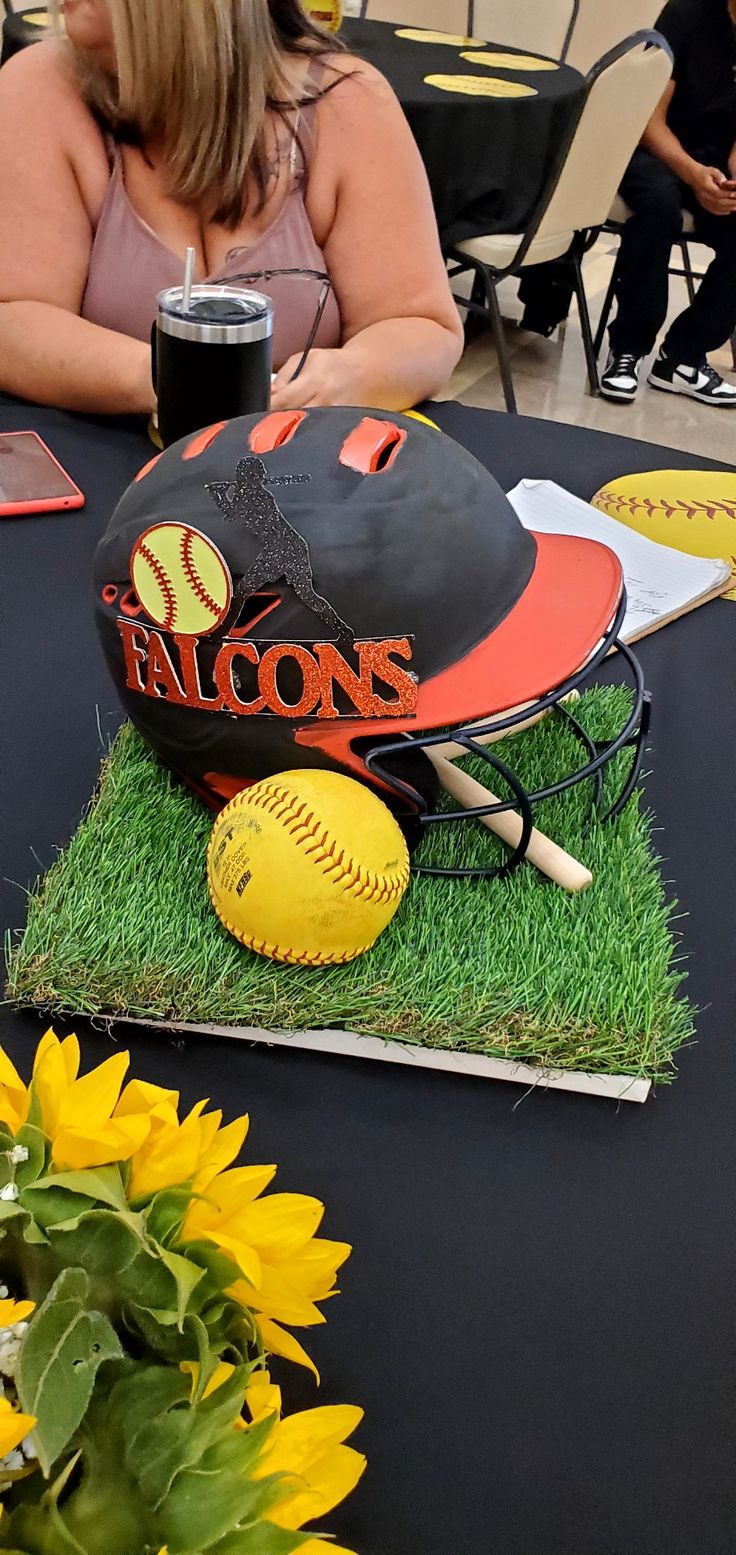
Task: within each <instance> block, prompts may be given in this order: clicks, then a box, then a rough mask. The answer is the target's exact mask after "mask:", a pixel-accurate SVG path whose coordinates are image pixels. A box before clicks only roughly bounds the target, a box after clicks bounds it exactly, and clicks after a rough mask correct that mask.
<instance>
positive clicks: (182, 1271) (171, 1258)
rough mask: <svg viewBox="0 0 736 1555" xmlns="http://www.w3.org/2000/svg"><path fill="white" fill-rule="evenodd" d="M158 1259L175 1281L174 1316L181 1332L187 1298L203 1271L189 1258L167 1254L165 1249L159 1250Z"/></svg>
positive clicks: (187, 1303)
mask: <svg viewBox="0 0 736 1555" xmlns="http://www.w3.org/2000/svg"><path fill="white" fill-rule="evenodd" d="M159 1257H160V1259H161V1261H162V1263H164V1264H165V1265H166V1268H167V1269H168V1271H169V1273H170V1274H173V1276H174V1279H175V1281H176V1294H177V1303H176V1316H177V1322H178V1325H179V1329H180V1330H181V1329H182V1328H183V1326H184V1314H185V1313H186V1310H187V1307H188V1305H189V1297H190V1296H191V1294H192V1291H193V1290H194V1287H195V1285H197V1284H198V1283H199V1281H200V1280H201V1279H202V1275H203V1272H204V1271H203V1270H202V1269H201V1268H200V1267H199V1265H198V1264H196V1263H192V1262H191V1260H190V1259H189V1258H183V1257H182V1255H181V1253H170V1252H167V1250H166V1248H165V1247H161V1248H159Z"/></svg>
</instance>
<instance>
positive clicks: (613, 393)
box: [600, 383, 639, 405]
mask: <svg viewBox="0 0 736 1555" xmlns="http://www.w3.org/2000/svg"><path fill="white" fill-rule="evenodd" d="M638 387H639V385H638V384H637V387H636V389H611V388H609V386H608V384H606V383H601V385H600V391H601V395H602V396H603V399H604V400H617V401H618V403H619V404H620V405H631V404H632V402H633V401H634V400H635V399H636V394H637V389H638Z"/></svg>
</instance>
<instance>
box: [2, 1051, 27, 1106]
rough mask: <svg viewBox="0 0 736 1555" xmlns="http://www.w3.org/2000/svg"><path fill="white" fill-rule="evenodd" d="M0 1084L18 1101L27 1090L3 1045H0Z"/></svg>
mask: <svg viewBox="0 0 736 1555" xmlns="http://www.w3.org/2000/svg"><path fill="white" fill-rule="evenodd" d="M0 1085H2V1086H4V1087H5V1090H6V1091H10V1093H11V1095H12V1096H13V1098H14V1099H15V1100H18V1101H19V1100H20V1099H21V1098H22V1097H23V1096H25V1095H26V1094H27V1091H28V1087H27V1086H26V1085H24V1084H23V1081H22V1080H21V1077H20V1075H19V1074H18V1071H17V1069H16V1067H15V1064H14V1063H13V1062H12V1060H11V1059H9V1058H8V1055H7V1053H6V1051H5V1049H4V1048H3V1047H0Z"/></svg>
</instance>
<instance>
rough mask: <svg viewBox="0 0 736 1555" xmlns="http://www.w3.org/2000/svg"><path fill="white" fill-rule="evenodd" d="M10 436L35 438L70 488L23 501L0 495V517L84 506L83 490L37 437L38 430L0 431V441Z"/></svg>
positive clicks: (59, 510) (58, 510)
mask: <svg viewBox="0 0 736 1555" xmlns="http://www.w3.org/2000/svg"><path fill="white" fill-rule="evenodd" d="M11 437H33V438H35V439H36V442H37V443H38V445H39V447H40V448H41V450H42V452H43V454H44V457H45V458H46V459H48V460H50V462H51V463H52V464H53V465H55V466H56V469H57V470H58V471H59V472H60V474H61V475H63V477H64V480H65V481H68V482H69V485H70V486H71V488H72V489H71V491H69V492H65V493H63V494H61V493H60V494H58V495H57V496H55V497H28V498H26V499H24V500H23V501H14V502H4V501H3V500H2V497H0V518H17V517H18V516H21V517H22V516H23V515H24V514H31V513H57V512H61V511H62V510H68V509H69V508H81V507H84V503H85V497H84V492H83V491H80V489H79V487H78V485H77V483H76V481H73V480H72V478H71V475H70V474H69V472H68V470H65V469H64V466H63V464H60V463H59V460H58V459H57V458H55V456H54V454H52V452H51V449H50V448H48V447H47V445H46V443H45V442H44V440H43V438H42V437H39V435H38V432H34V431H32V430H31V428H30V427H29V428H28V430H27V431H23V432H1V433H0V442H3V441H5V440H6V439H8V438H11Z"/></svg>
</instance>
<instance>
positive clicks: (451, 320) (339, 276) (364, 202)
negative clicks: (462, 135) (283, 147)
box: [273, 60, 463, 410]
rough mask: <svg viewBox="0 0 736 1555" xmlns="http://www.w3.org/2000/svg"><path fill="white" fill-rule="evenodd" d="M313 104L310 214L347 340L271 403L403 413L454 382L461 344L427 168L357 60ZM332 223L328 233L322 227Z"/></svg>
mask: <svg viewBox="0 0 736 1555" xmlns="http://www.w3.org/2000/svg"><path fill="white" fill-rule="evenodd" d="M339 63H340V68H341V69H348V70H352V71H353V72H354V74H352V75H350V76H349V77H348V78H346V79H345V80H344V81H342V82H340V84H339V85H338V86H337V87H335V88H334V90H333V91H331V92H328V93H327V95H326V96H325V97H324V98H323V99H322V101H321V102H320V104H319V108H318V137H319V138H318V144H317V150H316V152H315V155H314V158H313V163H312V168H311V170H310V179H309V188H308V191H307V210H308V214H309V216H310V220H311V221H312V225H313V228H314V230H315V234H316V236H317V237H318V239H319V241H320V242H321V245H322V247H323V249H324V254H325V259H326V263H327V269H328V271H329V273H330V276H331V277H332V282H333V285H334V288H335V292H336V295H337V300H338V302H339V305H340V314H341V317H342V325H343V341H344V343H343V345H342V347H341V348H340V349H339V350H333V351H325V350H314V351H312V352H311V353H310V356H309V358H308V360H307V363H306V365H305V367H304V370H303V372H302V373H301V375H300V377H299V378H298V379H297V380H296V382H295V383H293V384H289V382H288V380H289V378H290V377H291V374H292V373H293V371H294V368H295V366H296V363H297V360H298V358H292V359H291V361H289V362H286V363H285V365H284V366H283V367H282V369H281V372H280V373H279V375H278V378H277V380H276V384H275V387H274V394H273V404H274V406H276V407H279V408H284V409H289V408H291V407H292V406H296V405H325V404H327V405H340V404H342V405H375V406H379V407H383V408H384V409H387V410H400V409H406V408H408V407H409V406H411V405H415V404H416V403H417V402H418V401H419V400H422V399H425V398H427V397H429V396H431V395H432V394H436V393H437V392H438V391H439V390H440V389H441V388H443V387H444V385H445V383H446V382H447V380H448V378H449V376H450V374H451V372H452V369H453V367H454V366H455V363H456V362H457V360H458V358H459V356H460V353H461V350H462V344H463V334H462V328H461V325H460V321H459V319H458V315H457V310H456V308H455V304H454V303H453V300H452V296H451V294H450V287H449V283H448V280H447V274H446V271H445V266H444V262H443V259H442V254H441V252H440V245H439V239H438V236H437V225H436V222H435V217H434V211H433V209H432V201H431V197H430V193H429V186H428V183H427V176H426V173H425V170H424V167H423V164H422V161H421V158H420V156H419V152H418V150H417V147H416V144H415V142H414V139H413V136H412V134H411V131H410V129H409V126H408V124H407V122H406V119H405V118H404V115H403V113H402V111H401V108H400V107H399V104H398V102H397V100H396V98H395V96H394V94H393V92H392V91H391V88H390V87H389V86H388V84H387V82H386V81H385V80H384V79H383V77H382V76H380V75H379V74H378V72H377V71H375V70H373V69H372V68H371V67H370V66H368V65H365V64H363V63H362V62H360V61H358V60H353V61H348V62H345V61H343V60H340V62H339ZM323 225H324V227H325V233H324V234H323V233H322V232H321V231H320V227H321V226H323Z"/></svg>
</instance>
